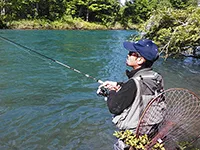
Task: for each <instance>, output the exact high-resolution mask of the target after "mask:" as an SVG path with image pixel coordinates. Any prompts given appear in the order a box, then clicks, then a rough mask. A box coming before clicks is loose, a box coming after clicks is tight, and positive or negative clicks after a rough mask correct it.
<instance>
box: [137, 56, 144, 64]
mask: <svg viewBox="0 0 200 150" xmlns="http://www.w3.org/2000/svg"><path fill="white" fill-rule="evenodd" d="M145 61H146V60H145V59H144V58H143V57H138V58H137V62H138V65H142V64H143V63H144V62H145Z"/></svg>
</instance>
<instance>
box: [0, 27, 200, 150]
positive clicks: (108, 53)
mask: <svg viewBox="0 0 200 150" xmlns="http://www.w3.org/2000/svg"><path fill="white" fill-rule="evenodd" d="M134 33H135V31H62V30H59V31H56V30H54V31H50V30H41V31H35V30H27V31H19V30H1V31H0V34H1V35H2V36H5V37H6V38H9V39H11V40H13V41H15V42H18V43H20V44H22V45H24V46H27V47H30V48H31V49H34V50H37V51H38V52H40V53H42V54H44V55H47V56H49V57H51V58H53V59H56V60H58V61H60V62H63V63H66V64H67V65H70V66H71V67H73V68H76V69H78V70H80V71H82V72H83V73H87V74H89V75H91V76H93V77H95V78H97V79H101V80H103V81H104V80H114V81H125V80H126V76H125V70H126V69H127V67H126V66H125V59H126V55H127V51H126V50H124V49H123V47H122V42H123V41H125V40H127V39H128V38H129V36H130V35H131V34H134ZM0 45H1V47H0V55H1V57H0V74H1V75H0V119H1V123H0V131H1V132H0V149H1V150H7V149H20V150H27V149H30V150H32V149H33V150H35V149H37V150H38V149H42V150H45V149H50V150H56V149H58V150H60V149H63V150H64V149H67V150H68V149H70V150H86V149H87V150H93V149H97V150H100V149H103V150H110V149H112V145H113V143H114V142H115V138H114V136H113V135H112V134H113V131H114V130H115V127H114V126H113V124H112V123H111V117H112V116H111V115H110V113H109V111H108V110H107V106H106V103H105V101H104V100H103V98H102V97H98V96H97V95H96V90H97V87H98V86H99V84H98V83H95V82H94V81H93V80H90V79H88V78H85V77H83V76H82V75H80V74H77V73H75V72H73V71H71V70H69V69H66V68H64V67H62V66H59V65H58V64H55V63H53V62H50V61H49V60H45V59H41V58H40V57H38V56H35V54H32V53H31V52H27V51H25V50H23V49H21V48H19V47H16V46H14V45H11V44H9V43H6V42H4V41H2V40H0ZM154 68H155V70H157V71H158V72H160V73H161V74H162V75H163V77H164V79H165V88H171V87H182V88H187V89H190V90H191V91H194V92H195V93H197V94H198V95H200V91H199V89H200V78H199V75H200V62H199V60H197V59H192V58H182V59H168V60H167V61H163V59H162V58H161V59H159V61H158V62H156V63H155V65H154Z"/></svg>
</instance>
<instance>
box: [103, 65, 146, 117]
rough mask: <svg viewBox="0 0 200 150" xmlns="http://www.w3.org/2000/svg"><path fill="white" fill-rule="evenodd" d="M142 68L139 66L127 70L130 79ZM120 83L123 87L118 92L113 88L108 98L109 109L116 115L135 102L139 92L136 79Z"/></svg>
mask: <svg viewBox="0 0 200 150" xmlns="http://www.w3.org/2000/svg"><path fill="white" fill-rule="evenodd" d="M141 69H142V68H139V69H137V70H132V71H130V72H129V71H127V72H126V74H127V76H128V78H129V79H130V78H131V77H133V75H134V74H135V73H136V72H138V71H139V70H141ZM118 84H119V85H120V86H121V89H120V90H119V91H118V92H116V91H114V90H111V91H110V92H109V95H108V99H107V105H108V109H109V111H110V112H111V113H112V114H115V115H118V114H120V113H122V112H123V110H124V109H126V108H128V107H129V106H130V105H131V104H132V103H133V101H134V99H135V96H136V92H137V87H136V84H135V81H134V80H132V79H130V80H128V81H127V82H125V83H123V82H118Z"/></svg>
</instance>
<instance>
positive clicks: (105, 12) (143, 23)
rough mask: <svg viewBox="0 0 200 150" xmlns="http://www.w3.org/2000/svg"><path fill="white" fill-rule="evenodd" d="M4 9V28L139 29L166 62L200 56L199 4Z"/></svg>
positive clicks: (79, 0)
mask: <svg viewBox="0 0 200 150" xmlns="http://www.w3.org/2000/svg"><path fill="white" fill-rule="evenodd" d="M0 10H1V16H0V28H1V29H73V30H74V29H75V30H77V29H78V30H107V29H134V30H138V31H139V33H142V34H141V36H142V37H145V38H150V39H153V40H154V41H155V42H156V43H157V44H158V46H159V47H161V51H162V52H163V54H164V56H165V58H167V57H168V56H171V55H173V56H174V55H177V54H180V53H182V52H184V51H186V50H187V51H188V50H189V52H188V53H189V55H191V54H192V55H193V56H195V57H200V54H199V53H200V52H198V53H196V49H197V47H198V46H199V45H200V35H199V33H200V28H199V26H200V15H199V14H200V7H198V0H129V1H126V3H125V4H124V5H121V4H120V1H119V0H106V1H105V0H70V1H68V0H45V1H43V0H30V1H27V0H17V1H16V0H3V1H1V2H0ZM141 36H139V38H141ZM137 38H138V37H136V38H135V37H134V38H132V39H131V40H135V39H137Z"/></svg>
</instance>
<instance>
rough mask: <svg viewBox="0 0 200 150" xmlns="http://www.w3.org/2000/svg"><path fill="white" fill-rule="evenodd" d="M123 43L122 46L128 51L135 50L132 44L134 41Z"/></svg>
mask: <svg viewBox="0 0 200 150" xmlns="http://www.w3.org/2000/svg"><path fill="white" fill-rule="evenodd" d="M123 45H124V48H125V49H127V50H128V51H131V52H137V50H136V49H135V47H134V46H133V45H134V43H132V42H124V43H123Z"/></svg>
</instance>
